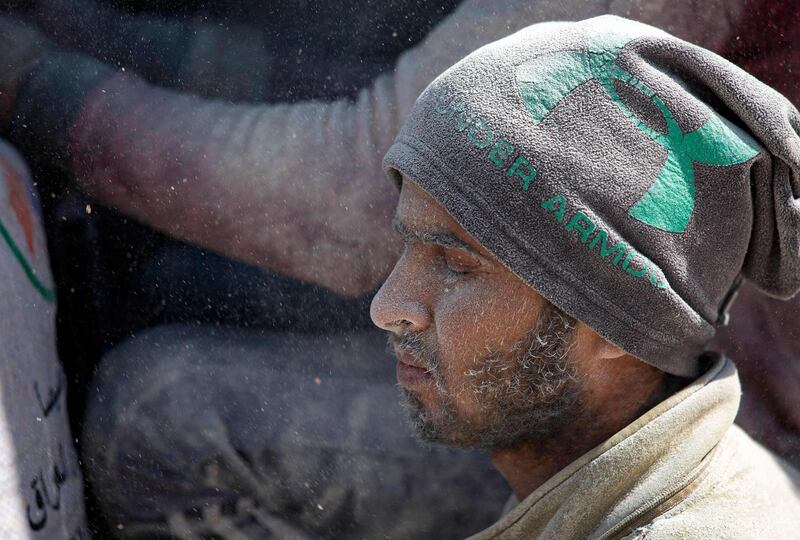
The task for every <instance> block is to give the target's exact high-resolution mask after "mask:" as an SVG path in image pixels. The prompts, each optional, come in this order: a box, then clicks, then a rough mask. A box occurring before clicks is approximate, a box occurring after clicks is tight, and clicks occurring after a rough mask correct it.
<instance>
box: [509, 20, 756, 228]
mask: <svg viewBox="0 0 800 540" xmlns="http://www.w3.org/2000/svg"><path fill="white" fill-rule="evenodd" d="M630 40H631V38H630V37H628V36H623V35H619V34H611V35H607V34H606V35H602V36H596V37H595V38H594V39H592V40H591V41H590V43H589V44H588V47H587V50H586V51H560V52H554V53H548V54H543V55H541V56H538V57H536V58H534V59H532V60H530V61H528V62H526V63H524V64H522V65H520V66H519V67H518V68H517V72H516V77H517V85H518V86H519V90H520V93H521V95H522V98H523V100H524V101H525V105H526V107H527V109H528V112H529V113H530V114H531V116H532V117H533V121H534V122H536V123H538V122H540V121H541V120H542V119H543V118H544V117H545V116H547V114H548V113H549V112H550V111H551V110H552V109H553V108H554V107H555V106H556V105H557V104H558V103H559V102H560V101H561V100H562V99H563V98H564V97H565V96H566V95H567V94H569V93H570V92H572V91H573V90H575V89H576V88H577V87H578V86H580V85H582V84H584V83H586V82H588V81H590V80H596V81H598V82H599V83H600V84H601V85H602V87H603V89H605V91H606V92H607V93H608V95H609V96H610V97H611V99H612V101H613V102H614V103H615V104H616V105H617V107H619V109H620V110H621V111H622V112H623V113H624V114H625V116H626V117H628V118H629V119H630V120H631V121H632V122H634V123H635V124H636V126H637V127H638V128H639V129H640V130H641V131H643V132H644V133H645V134H647V136H649V137H650V138H651V139H652V140H653V141H655V142H656V143H658V144H659V145H661V146H662V147H664V148H665V149H666V150H667V159H666V162H665V163H664V166H663V167H662V168H661V171H660V172H659V174H658V177H657V178H656V181H655V182H654V183H653V185H652V186H651V187H650V189H649V190H648V191H647V192H646V193H645V194H644V196H643V197H642V198H641V199H640V200H639V201H638V202H637V203H636V204H635V205H634V206H633V207H632V208H631V209H630V212H629V214H630V216H631V217H633V218H635V219H637V220H639V221H641V222H643V223H646V224H648V225H651V226H652V227H656V228H658V229H661V230H664V231H667V232H673V233H677V232H683V231H684V230H686V226H687V225H688V223H689V219H690V218H691V216H692V212H693V211H694V206H695V196H694V190H695V186H694V167H693V163H694V162H697V163H703V164H706V165H717V166H724V165H735V164H737V163H743V162H745V161H747V160H748V159H751V158H752V157H754V156H755V155H756V154H758V152H759V148H758V145H757V143H756V142H755V141H753V139H752V138H750V137H749V136H748V135H747V134H746V133H744V132H743V131H742V130H740V129H738V128H736V127H735V126H734V125H733V124H731V123H730V122H728V121H727V120H725V119H724V118H722V117H721V116H719V115H718V114H716V113H713V114H712V115H711V117H710V118H709V119H708V120H707V121H706V122H705V123H704V124H703V125H702V126H701V127H700V128H699V129H697V130H695V131H692V132H689V133H684V132H683V131H681V129H680V127H679V126H678V123H677V122H676V121H675V119H674V118H673V116H672V113H671V112H670V110H669V109H668V108H667V106H666V105H665V104H664V102H663V101H661V99H660V98H659V97H658V96H657V95H656V93H655V92H654V91H653V90H652V89H651V88H650V87H648V86H647V85H646V84H644V83H643V82H642V81H640V80H639V79H637V78H636V77H634V76H633V75H632V74H631V73H629V72H627V71H625V70H624V69H622V68H621V67H619V66H618V65H616V60H617V56H618V55H619V53H620V51H621V50H622V47H624V46H625V44H627V43H628V42H629V41H630ZM615 80H618V81H622V82H624V83H626V84H628V85H630V86H631V87H633V88H635V89H637V90H638V91H640V92H641V93H642V94H644V95H645V96H646V97H647V98H649V99H650V101H652V103H653V104H655V105H656V107H658V109H659V110H660V111H661V114H662V115H663V117H664V120H665V121H666V125H667V133H666V134H662V133H659V132H657V131H655V130H654V129H652V128H650V127H649V126H647V125H646V124H644V123H643V122H642V121H640V120H639V119H638V118H636V116H635V115H634V114H633V113H632V112H631V111H630V110H629V109H628V107H627V106H626V105H625V104H624V103H623V102H622V100H621V99H620V97H619V95H618V93H617V91H616V89H615V88H614V81H615Z"/></svg>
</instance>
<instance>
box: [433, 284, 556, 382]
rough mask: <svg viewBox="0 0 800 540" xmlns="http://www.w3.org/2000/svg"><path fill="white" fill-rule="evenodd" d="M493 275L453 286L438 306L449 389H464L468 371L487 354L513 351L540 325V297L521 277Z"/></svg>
mask: <svg viewBox="0 0 800 540" xmlns="http://www.w3.org/2000/svg"><path fill="white" fill-rule="evenodd" d="M492 277H494V276H487V277H485V278H472V279H471V280H470V281H469V282H467V283H462V284H459V285H457V286H453V287H450V288H449V289H450V290H449V291H447V292H445V293H444V294H442V295H441V299H440V301H439V303H438V305H437V307H436V310H435V313H434V319H435V324H436V332H437V341H438V350H439V362H440V366H441V370H442V374H443V375H444V377H445V381H446V382H447V383H448V386H449V388H454V387H458V386H459V385H462V384H463V383H464V381H465V379H466V377H465V372H466V371H468V370H469V369H474V368H479V367H480V366H481V364H482V362H483V361H484V360H485V358H486V357H487V356H489V355H491V354H503V353H509V352H510V351H511V347H512V346H513V345H514V344H516V343H517V342H518V341H519V340H520V339H523V338H524V337H526V336H527V334H528V332H529V331H530V329H531V328H532V327H533V325H534V324H535V322H536V317H537V314H538V312H539V309H540V306H541V297H538V295H536V294H535V293H534V292H533V291H532V290H531V289H530V288H528V287H527V286H526V285H524V284H522V283H521V282H519V280H517V279H514V280H513V281H511V280H492V279H490V278H492ZM514 282H518V283H519V284H517V283H514ZM534 295H535V296H534Z"/></svg>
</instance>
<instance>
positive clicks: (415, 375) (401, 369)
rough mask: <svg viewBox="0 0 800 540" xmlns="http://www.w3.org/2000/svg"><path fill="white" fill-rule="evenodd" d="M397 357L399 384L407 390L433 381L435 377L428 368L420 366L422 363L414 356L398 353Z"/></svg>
mask: <svg viewBox="0 0 800 540" xmlns="http://www.w3.org/2000/svg"><path fill="white" fill-rule="evenodd" d="M395 354H396V355H397V382H398V383H400V385H401V386H404V387H406V388H413V387H419V386H422V385H425V384H429V383H430V382H431V381H433V375H431V373H430V372H429V371H428V368H427V367H423V366H421V365H420V362H419V361H417V359H416V358H414V356H413V355H411V354H409V353H407V352H404V351H398V350H397V349H395Z"/></svg>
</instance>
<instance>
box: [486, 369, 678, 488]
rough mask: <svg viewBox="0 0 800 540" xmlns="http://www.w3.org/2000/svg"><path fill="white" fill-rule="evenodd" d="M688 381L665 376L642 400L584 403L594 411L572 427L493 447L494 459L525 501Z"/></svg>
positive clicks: (575, 420)
mask: <svg viewBox="0 0 800 540" xmlns="http://www.w3.org/2000/svg"><path fill="white" fill-rule="evenodd" d="M687 382H688V381H687V380H685V379H680V378H677V377H671V376H664V377H662V378H661V380H660V381H659V382H658V383H657V384H655V385H654V387H651V388H649V389H648V390H647V391H645V392H642V393H643V394H644V395H643V396H640V397H641V398H642V399H640V400H639V401H638V403H637V402H636V401H634V400H630V399H627V400H625V399H621V400H614V399H607V400H603V401H601V403H602V405H601V406H599V407H596V408H595V407H592V406H588V407H583V408H582V409H583V410H584V411H593V412H592V413H586V412H584V414H581V415H579V416H578V418H572V419H570V421H569V422H568V424H569V427H568V428H567V429H565V430H563V431H562V432H560V433H554V434H551V435H549V436H547V437H546V438H542V439H540V440H536V441H530V442H525V443H521V444H519V445H517V446H514V447H511V448H498V449H494V450H492V451H490V453H489V455H490V457H491V460H492V463H493V464H494V466H495V467H497V470H499V471H500V473H501V474H502V475H503V477H505V479H506V481H507V482H508V484H509V485H510V486H511V489H512V490H513V491H514V495H515V496H516V498H517V500H518V501H522V500H523V499H524V498H525V497H527V496H528V495H530V494H531V493H533V492H534V491H535V490H536V489H538V488H539V487H540V486H541V485H542V484H544V483H545V482H546V481H547V480H549V479H550V478H551V477H553V476H554V475H555V474H556V473H558V472H559V471H560V470H562V469H564V468H565V467H566V466H567V465H569V464H570V463H572V462H573V461H575V460H576V459H578V458H579V457H581V456H582V455H583V454H585V453H587V452H588V451H590V450H591V449H592V448H594V447H596V446H598V445H600V444H602V443H604V442H605V441H607V440H608V439H609V438H611V436H612V435H614V434H615V433H617V432H618V431H620V430H622V429H623V428H624V427H625V426H627V425H628V424H630V423H631V422H633V421H634V420H635V419H636V418H638V417H639V416H641V415H642V414H643V413H644V412H646V411H647V410H649V409H651V408H652V407H654V406H655V405H656V404H658V403H660V402H661V401H663V400H664V399H666V398H667V397H669V396H670V395H672V394H673V393H674V392H676V391H677V390H679V389H680V388H682V387H683V386H685V384H686V383H687ZM628 388H630V387H628ZM606 397H610V396H606Z"/></svg>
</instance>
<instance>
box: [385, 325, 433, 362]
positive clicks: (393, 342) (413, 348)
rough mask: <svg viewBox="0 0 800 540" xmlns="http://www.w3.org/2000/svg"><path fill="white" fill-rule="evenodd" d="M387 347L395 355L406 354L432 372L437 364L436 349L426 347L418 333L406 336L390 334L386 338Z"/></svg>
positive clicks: (423, 339) (420, 334)
mask: <svg viewBox="0 0 800 540" xmlns="http://www.w3.org/2000/svg"><path fill="white" fill-rule="evenodd" d="M388 342H389V347H390V348H391V349H392V351H393V352H394V353H395V354H397V353H406V354H409V355H411V356H413V357H414V359H415V360H417V362H418V363H420V364H422V365H423V367H425V368H427V369H428V371H434V370H435V369H436V368H437V366H438V363H437V361H436V347H432V346H430V345H428V344H427V343H426V341H425V338H424V337H423V336H422V333H420V332H414V333H407V334H401V335H397V334H392V333H390V334H389V336H388Z"/></svg>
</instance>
